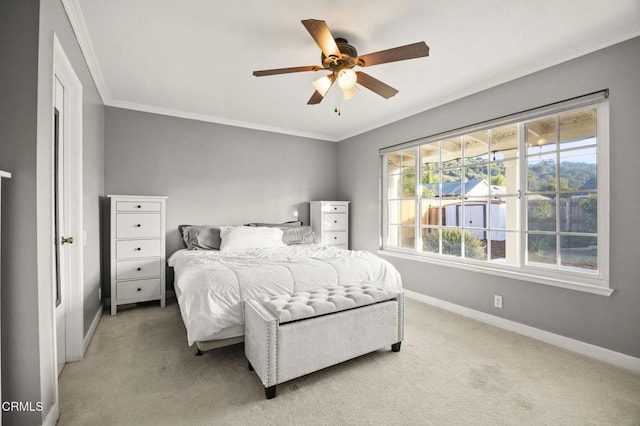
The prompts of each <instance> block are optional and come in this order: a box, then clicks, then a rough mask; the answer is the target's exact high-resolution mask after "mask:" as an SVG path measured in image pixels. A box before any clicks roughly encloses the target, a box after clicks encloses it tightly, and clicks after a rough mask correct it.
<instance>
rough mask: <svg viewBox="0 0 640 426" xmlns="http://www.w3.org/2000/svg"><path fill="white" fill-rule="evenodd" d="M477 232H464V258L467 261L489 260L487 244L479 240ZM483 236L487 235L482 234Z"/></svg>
mask: <svg viewBox="0 0 640 426" xmlns="http://www.w3.org/2000/svg"><path fill="white" fill-rule="evenodd" d="M476 233H477V232H475V231H474V232H471V231H464V232H463V234H464V257H466V258H467V259H475V260H487V242H486V240H484V239H481V238H478V237H477V236H476V235H475V234H476ZM482 234H483V235H484V234H486V233H484V232H483V233H482Z"/></svg>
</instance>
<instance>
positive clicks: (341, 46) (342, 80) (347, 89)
mask: <svg viewBox="0 0 640 426" xmlns="http://www.w3.org/2000/svg"><path fill="white" fill-rule="evenodd" d="M302 25H304V27H305V28H306V29H307V31H309V34H311V37H313V39H314V40H315V42H316V44H317V45H318V46H319V47H320V50H321V51H322V56H321V62H322V66H317V65H309V66H302V67H291V68H277V69H271V70H262V71H254V72H253V75H254V76H256V77H264V76H267V75H276V74H288V73H295V72H306V71H321V70H323V71H330V72H331V74H328V75H326V76H324V77H321V78H319V79H317V80H315V81H314V82H313V87H314V88H315V89H316V90H315V92H314V93H313V95H311V98H310V99H309V101H308V102H307V104H308V105H315V104H319V103H320V102H322V99H324V97H325V95H326V94H327V92H328V91H329V89H331V87H332V86H333V84H334V83H335V82H336V81H337V82H338V87H340V89H342V95H343V97H344V99H345V100H349V99H352V98H353V97H355V96H356V94H357V93H358V91H359V89H358V87H357V86H356V83H357V84H359V85H361V86H364V87H366V88H367V89H369V90H371V91H372V92H374V93H376V94H378V95H380V96H382V97H383V98H385V99H388V98H390V97H392V96H394V95H395V94H396V93H398V90H397V89H394V88H393V87H391V86H389V85H387V84H385V83H383V82H382V81H380V80H378V79H376V78H374V77H372V76H370V75H369V74H366V73H364V72H362V71H354V70H353V68H355V67H356V66H359V67H368V66H372V65H379V64H385V63H389V62H396V61H404V60H406V59H414V58H421V57H425V56H429V46H427V44H426V43H425V42H424V41H421V42H418V43H413V44H408V45H406V46H399V47H394V48H392V49H387V50H381V51H379V52H374V53H369V54H366V55H362V56H358V51H357V50H356V48H355V47H353V46H351V45H350V44H349V43H348V41H347V40H345V39H344V38H334V37H333V35H332V34H331V31H329V27H328V26H327V24H326V22H325V21H321V20H317V19H305V20H303V21H302Z"/></svg>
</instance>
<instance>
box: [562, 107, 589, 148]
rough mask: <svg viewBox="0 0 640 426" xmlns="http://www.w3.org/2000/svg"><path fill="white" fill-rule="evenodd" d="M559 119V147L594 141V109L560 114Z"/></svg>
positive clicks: (579, 145) (586, 144)
mask: <svg viewBox="0 0 640 426" xmlns="http://www.w3.org/2000/svg"><path fill="white" fill-rule="evenodd" d="M559 121H560V148H561V149H564V148H575V147H581V146H588V145H593V144H595V143H596V130H597V121H598V120H597V114H596V109H595V108H592V109H588V110H582V111H574V112H570V113H567V114H562V115H561V116H560V118H559Z"/></svg>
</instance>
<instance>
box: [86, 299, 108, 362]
mask: <svg viewBox="0 0 640 426" xmlns="http://www.w3.org/2000/svg"><path fill="white" fill-rule="evenodd" d="M103 310H104V309H103V308H102V305H101V306H100V309H98V312H96V315H95V316H94V317H93V321H91V327H89V331H88V332H87V335H86V336H84V340H83V342H82V356H83V357H84V354H86V353H87V348H88V347H89V343H91V339H93V335H94V334H95V332H96V329H97V328H98V323H99V322H100V318H102V312H103Z"/></svg>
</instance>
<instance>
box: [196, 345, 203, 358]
mask: <svg viewBox="0 0 640 426" xmlns="http://www.w3.org/2000/svg"><path fill="white" fill-rule="evenodd" d="M196 349H197V350H196V356H202V351H201V350H200V348H199V347H197V346H196Z"/></svg>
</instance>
